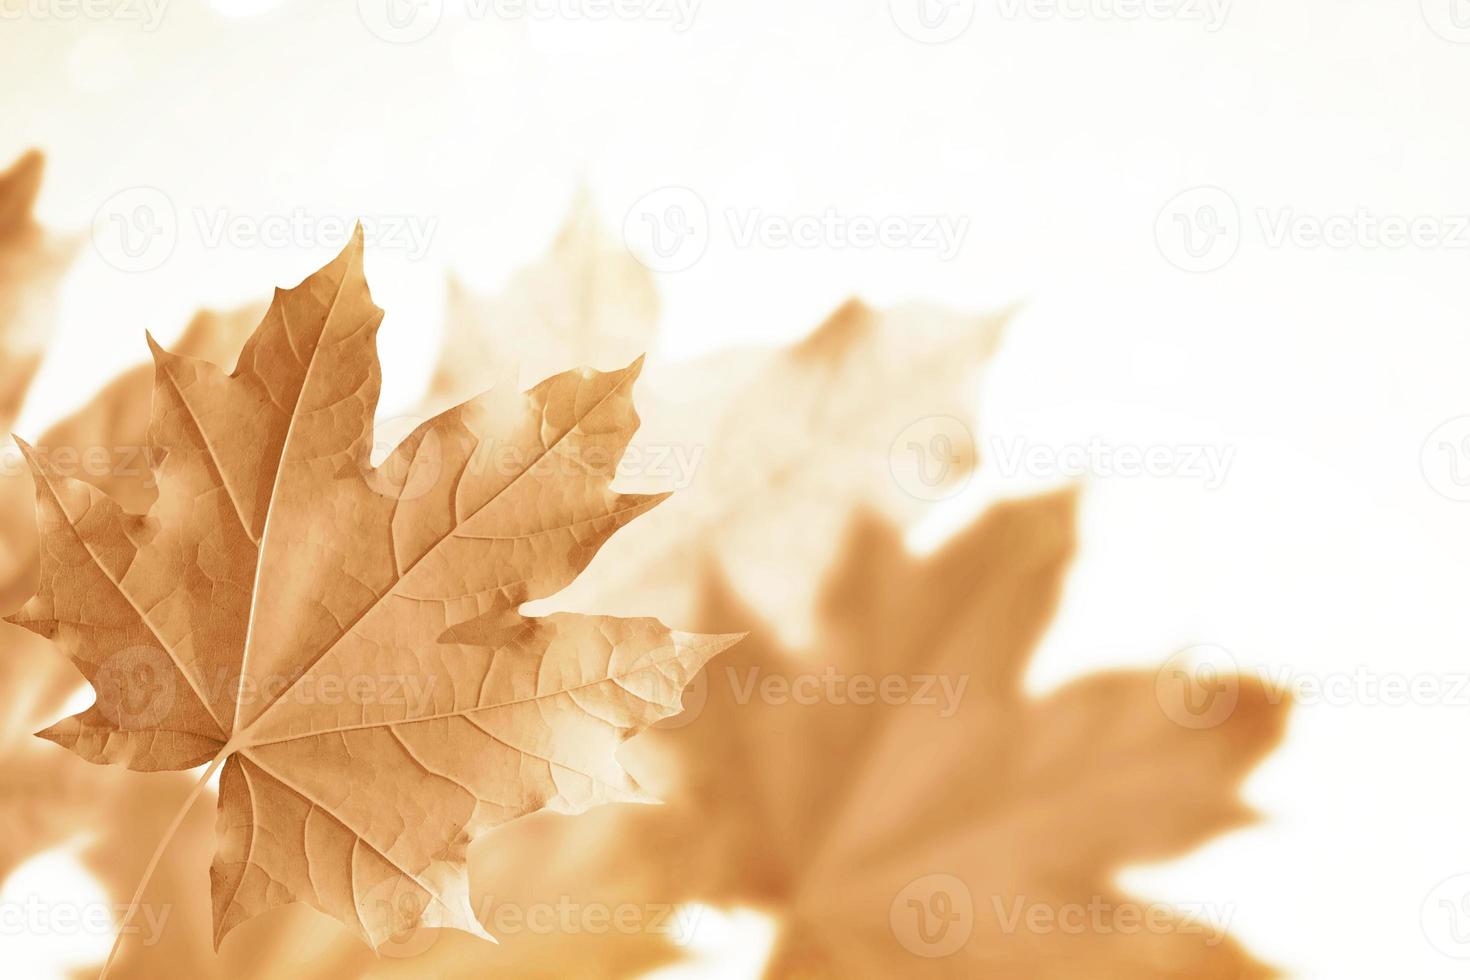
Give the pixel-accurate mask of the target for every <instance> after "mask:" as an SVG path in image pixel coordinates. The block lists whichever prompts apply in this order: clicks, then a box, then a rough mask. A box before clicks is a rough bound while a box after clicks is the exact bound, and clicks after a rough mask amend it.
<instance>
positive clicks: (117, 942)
mask: <svg viewBox="0 0 1470 980" xmlns="http://www.w3.org/2000/svg"><path fill="white" fill-rule="evenodd" d="M233 751H235V746H234V744H233V743H232V744H229V745H226V746H225V747H224V748H222V749H220V752H219V755H217V756H215V757H214V759H213V760H211V761H210V763H209V767H208V768H207V769H205V770H204V775H202V776H200V777H199V782H197V783H195V784H194V788H193V789H192V790H191V791H190V792H189V797H188V799H186V800H184V805H183V806H181V807H179V812H178V813H176V814H174V820H173V823H171V824H169V826H168V830H166V831H164V832H163V840H161V841H159V842H158V847H157V849H156V850H154V852H153V856H152V857H151V858H149V859H148V866H147V867H146V868H144V869H143V880H142V881H140V882H138V890H137V891H135V892H134V893H133V900H132V901H131V902H129V903H128V911H127V914H126V915H124V916H123V920H122V924H121V925H119V926H118V927H117V938H115V939H114V940H113V941H112V951H111V952H110V953H108V954H107V962H106V963H104V964H102V972H101V973H99V974H97V980H107V973H108V971H109V970H111V969H112V963H113V961H114V960H116V959H117V954H118V952H119V951H120V950H121V949H122V941H123V937H124V936H126V935H127V934H128V926H129V925H131V924H132V921H133V916H134V915H136V914H137V912H138V907H139V906H140V905H141V904H142V902H143V891H144V890H145V889H146V888H147V887H148V882H150V881H151V880H153V872H154V871H156V870H158V862H159V861H160V860H161V859H162V858H163V852H164V851H165V850H167V849H168V845H169V844H170V843H171V842H172V841H173V839H174V834H176V833H178V831H179V827H180V826H181V825H182V824H183V822H184V817H186V816H188V814H189V811H190V810H191V809H192V808H193V806H194V803H195V801H196V800H198V799H199V797H200V795H201V794H202V793H203V792H204V787H206V786H208V785H209V780H210V777H212V776H213V775H214V774H215V773H216V772H218V771H219V767H220V766H221V765H223V764H224V761H225V759H226V758H228V757H229V755H230V753H231V752H233Z"/></svg>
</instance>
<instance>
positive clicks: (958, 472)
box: [431, 197, 1006, 636]
mask: <svg viewBox="0 0 1470 980" xmlns="http://www.w3.org/2000/svg"><path fill="white" fill-rule="evenodd" d="M547 284H556V285H557V286H558V287H559V289H557V290H552V289H547V288H545V287H546V285H547ZM651 290H652V284H651V277H650V276H649V274H648V272H647V270H646V269H644V268H643V267H642V266H641V265H639V263H638V262H637V261H636V260H634V259H633V258H632V256H631V255H630V254H629V253H628V252H627V250H626V249H618V248H616V247H614V246H612V245H610V244H608V243H607V241H606V236H605V235H603V234H602V233H601V232H599V231H597V225H596V220H595V218H594V216H593V212H592V210H591V206H590V204H589V203H588V201H587V200H586V198H585V197H584V198H582V199H581V200H579V202H578V205H577V208H576V210H575V211H574V213H573V216H572V218H571V219H570V220H569V222H568V224H567V227H566V230H564V231H563V233H562V235H561V237H560V238H559V239H558V244H557V246H556V247H555V248H554V249H553V251H552V253H551V254H550V255H549V256H547V257H546V259H544V260H543V261H542V262H541V263H540V264H539V265H538V266H537V267H535V268H534V269H532V270H528V271H527V272H524V273H522V274H520V275H519V276H517V277H516V278H515V280H513V282H512V284H511V286H510V287H509V288H508V290H507V293H506V294H505V295H502V296H500V297H496V298H495V299H493V300H489V299H487V300H480V301H476V300H474V299H473V298H471V297H467V296H466V295H465V294H464V292H463V290H456V291H452V294H453V295H454V297H455V298H454V301H453V302H452V303H451V305H450V315H451V317H452V319H451V323H450V325H449V331H448V336H449V337H450V338H451V341H452V342H451V343H449V344H447V345H446V346H445V349H444V355H443V364H442V366H441V368H440V369H439V373H438V375H437V378H436V383H435V386H434V388H433V391H432V394H431V397H432V400H434V401H435V402H436V403H437V402H440V401H443V400H447V399H454V398H459V397H463V396H464V395H465V394H467V393H468V389H467V387H466V386H465V385H464V383H462V382H458V381H456V378H458V377H459V376H460V375H461V374H462V373H463V372H465V371H466V370H469V369H470V367H469V366H470V365H473V364H475V363H477V359H476V357H475V355H474V353H473V352H474V351H475V350H476V349H477V347H479V348H486V349H493V350H495V351H496V352H510V351H514V359H519V360H521V361H524V362H528V363H532V364H536V365H539V366H540V368H539V369H540V370H546V371H549V370H553V369H558V370H560V369H565V368H568V367H572V366H576V365H578V364H587V363H599V362H600V360H601V359H604V358H605V357H606V356H607V351H608V350H609V349H611V350H612V351H617V350H622V349H625V347H626V345H627V344H628V343H629V342H630V338H635V339H636V338H643V337H650V336H652V335H653V332H654V325H653V323H652V316H653V314H654V312H655V304H654V302H653V301H652V300H651V299H650V298H649V296H650V292H651ZM512 311H513V312H515V313H516V314H518V317H514V318H513V317H512V316H510V315H509V314H510V312H512ZM1005 320H1006V317H1005V316H1004V315H960V314H954V313H950V312H946V311H943V310H938V309H934V308H930V307H924V306H908V307H900V308H897V309H893V310H888V311H878V310H874V309H871V308H870V307H868V306H866V305H865V304H863V303H862V302H859V301H856V300H853V301H850V302H848V303H846V304H844V305H843V306H842V307H841V308H840V309H838V310H837V311H835V312H834V313H833V314H832V316H831V317H829V318H828V320H827V321H826V322H825V323H823V324H822V325H821V326H820V327H818V328H817V329H816V330H815V331H814V332H813V333H812V334H811V335H810V336H809V337H807V338H806V339H804V340H803V341H801V342H800V343H798V344H796V345H794V346H792V347H789V348H785V349H779V350H766V349H757V348H744V349H736V350H728V351H721V352H719V353H717V354H713V355H710V356H708V357H705V358H702V359H699V360H696V361H693V362H687V363H678V364H667V363H658V364H654V365H652V366H651V367H650V370H649V377H648V381H647V384H646V397H645V398H644V399H643V401H642V405H643V415H644V418H645V424H644V427H643V429H642V431H640V433H639V434H638V436H637V438H636V439H635V440H634V441H633V443H632V445H631V447H630V448H629V451H628V455H627V457H626V459H625V461H624V465H623V466H622V467H621V468H620V469H619V485H620V486H621V487H624V488H626V489H628V490H643V491H649V490H653V489H656V488H660V487H667V486H668V485H669V484H670V481H673V483H674V485H676V486H678V487H679V489H680V491H681V492H680V493H678V494H677V495H676V496H675V497H674V499H673V500H672V501H670V503H669V504H668V505H667V506H665V507H662V508H660V509H659V511H658V512H657V513H655V514H651V515H650V516H649V517H648V519H647V520H644V521H640V522H639V523H638V524H636V525H634V526H633V527H630V528H629V529H628V531H627V532H626V533H624V534H621V535H619V536H618V537H617V538H615V539H614V540H613V541H612V542H610V543H609V545H608V548H607V549H606V551H605V552H604V553H603V554H602V555H601V556H599V558H598V560H597V561H595V562H594V563H593V564H592V566H591V567H590V568H589V569H588V571H587V573H586V574H584V575H582V576H581V577H579V579H578V580H577V581H576V582H575V583H573V584H572V586H571V587H570V588H569V589H568V590H567V591H566V592H565V593H563V594H562V595H561V596H558V597H557V599H556V600H554V602H551V603H546V604H542V605H541V606H539V607H538V609H540V610H550V609H594V610H597V611H600V612H609V613H616V614H620V615H656V616H661V617H664V618H673V619H678V618H680V617H682V616H687V615H689V614H690V613H692V612H693V611H694V609H695V608H697V605H698V599H699V596H698V591H697V586H696V585H695V583H696V581H697V572H698V570H699V569H700V568H701V567H703V565H704V563H705V561H706V559H707V557H708V556H710V555H713V556H715V558H716V560H717V562H718V564H719V567H720V568H721V570H722V572H723V573H724V574H725V576H726V577H727V578H728V580H729V581H730V582H731V583H732V584H733V585H734V587H735V588H736V589H737V590H738V592H739V593H740V595H741V596H742V597H743V598H744V599H745V600H746V601H748V602H750V603H751V604H752V605H753V606H754V608H755V609H756V610H757V611H759V612H760V613H761V614H762V615H763V616H765V617H766V618H767V619H769V620H770V621H771V622H774V623H779V624H780V628H781V630H782V631H783V633H786V634H789V635H793V636H802V635H805V634H806V633H807V632H808V630H809V618H810V610H811V605H812V599H813V597H814V591H815V587H816V583H817V582H818V581H820V578H821V575H822V573H823V572H824V571H825V570H826V569H827V568H828V567H829V566H830V564H831V561H832V559H833V557H834V553H833V548H834V542H835V541H836V540H837V539H838V537H839V536H840V533H841V530H842V528H843V526H844V524H845V521H846V520H847V519H848V518H849V517H850V515H851V514H852V512H853V509H854V508H855V507H859V506H863V507H867V508H869V509H873V510H876V511H877V512H879V513H882V514H885V515H887V516H888V517H889V518H890V519H892V520H895V521H898V522H900V523H904V524H908V523H911V522H913V521H914V520H916V519H917V518H919V517H921V516H922V515H923V514H924V513H926V508H927V504H928V501H926V500H924V499H919V498H917V497H915V496H914V495H912V494H911V493H909V492H908V491H907V490H906V489H905V488H904V487H903V486H901V485H900V484H899V483H898V482H897V481H896V480H895V478H894V473H893V471H892V468H891V466H890V448H891V447H892V445H893V444H894V442H895V440H896V439H898V437H899V436H900V435H901V434H902V433H903V432H904V431H905V430H906V429H908V428H909V427H910V426H912V425H914V424H916V423H921V422H922V421H923V420H925V419H931V418H938V417H944V418H950V419H954V420H958V421H959V422H960V423H962V424H963V423H965V422H967V421H968V420H969V419H970V418H971V417H972V416H973V414H974V408H975V405H976V402H977V399H978V389H977V383H978V378H979V373H980V370H981V368H982V367H983V366H984V365H985V363H986V362H987V361H988V359H989V357H990V355H991V354H992V352H993V351H994V349H995V346H996V344H997V342H998V340H999V337H1000V335H1001V332H1002V329H1003V327H1004V324H1005ZM487 331H488V333H487ZM476 335H486V336H488V337H490V338H491V339H490V340H481V341H478V342H475V343H471V342H470V341H469V340H468V338H469V337H471V336H476ZM487 345H488V347H487ZM507 357H508V358H509V357H510V355H509V354H507ZM962 441H963V440H962ZM976 462H977V456H976V451H975V446H974V444H973V441H970V442H969V443H968V444H964V445H957V446H956V447H955V453H954V459H953V460H952V461H951V464H952V465H950V466H949V472H948V473H947V478H948V479H949V480H951V481H959V480H962V479H964V478H965V477H966V476H967V474H968V473H969V471H970V469H971V468H972V467H973V466H974V465H975V463H976ZM623 571H630V572H631V574H628V575H623V574H622V572H623Z"/></svg>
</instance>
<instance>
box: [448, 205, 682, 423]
mask: <svg viewBox="0 0 1470 980" xmlns="http://www.w3.org/2000/svg"><path fill="white" fill-rule="evenodd" d="M657 324H658V291H657V289H656V288H655V286H654V284H653V279H652V277H651V276H650V275H649V273H648V270H647V269H646V268H645V267H644V266H643V265H642V264H641V263H639V262H638V261H637V260H636V259H634V258H633V256H632V254H631V253H630V252H629V251H628V250H627V249H626V248H625V247H624V246H623V244H622V243H621V242H617V241H614V240H613V238H612V237H611V236H610V235H609V234H608V233H607V232H606V230H605V229H604V228H603V227H602V225H601V224H600V223H599V221H598V220H597V212H596V210H595V209H594V208H593V205H592V202H591V200H590V199H589V198H588V196H587V195H586V194H585V193H583V194H581V195H579V196H578V198H577V201H576V203H575V204H574V205H573V207H572V212H571V215H570V216H569V217H568V219H567V221H566V223H565V224H564V225H563V226H562V228H561V230H560V231H559V232H558V234H557V236H556V240H555V241H554V242H553V243H552V246H551V250H550V252H549V253H548V254H547V256H546V257H545V258H544V259H543V260H542V261H541V262H538V263H537V264H535V265H533V266H531V267H529V268H527V269H524V270H522V271H520V272H519V273H517V274H516V275H515V276H513V277H512V278H511V280H510V281H509V282H508V283H507V284H506V287H505V289H504V291H503V292H502V293H501V294H500V295H497V296H478V295H475V294H474V293H472V292H471V291H470V290H469V289H467V288H466V287H465V286H464V285H463V284H462V283H461V282H460V281H459V280H458V279H451V280H450V283H449V297H448V312H447V315H446V335H445V338H444V352H445V356H444V358H443V359H442V360H441V361H440V363H439V365H438V367H437V369H436V371H435V374H434V378H433V380H432V382H431V391H432V392H433V397H434V399H435V400H436V401H437V402H438V403H439V404H456V403H458V402H461V401H463V400H465V399H466V398H469V397H471V396H473V395H474V394H476V393H477V392H479V391H481V390H482V389H483V388H484V387H485V385H486V382H485V373H486V371H487V369H490V368H491V367H492V366H493V369H494V370H496V371H502V370H504V371H510V372H512V376H513V377H514V374H515V372H516V371H517V370H518V371H519V377H520V381H521V384H522V385H523V386H527V387H529V386H530V385H533V384H535V383H536V382H538V381H540V380H541V379H543V378H549V377H551V376H552V375H553V374H558V373H560V372H562V371H565V370H567V369H569V368H574V367H590V368H597V369H599V370H612V369H614V368H617V367H620V366H622V365H624V364H627V363H628V362H629V361H631V360H633V359H634V358H635V357H639V356H640V355H642V354H644V353H645V352H647V351H648V350H650V349H651V348H652V347H653V346H654V344H655V342H656V341H657Z"/></svg>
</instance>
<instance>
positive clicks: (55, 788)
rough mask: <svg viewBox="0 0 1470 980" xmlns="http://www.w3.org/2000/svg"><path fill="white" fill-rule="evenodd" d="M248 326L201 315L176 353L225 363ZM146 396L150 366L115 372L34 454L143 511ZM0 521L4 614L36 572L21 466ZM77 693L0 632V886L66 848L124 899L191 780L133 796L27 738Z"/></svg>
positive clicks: (66, 678)
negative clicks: (24, 864) (78, 852)
mask: <svg viewBox="0 0 1470 980" xmlns="http://www.w3.org/2000/svg"><path fill="white" fill-rule="evenodd" d="M258 321H259V315H258V313H254V314H252V312H251V311H238V312H234V313H228V314H214V313H202V314H200V315H199V316H198V317H196V318H195V320H194V321H193V323H191V324H190V325H189V327H188V329H187V330H186V332H185V334H184V337H183V338H182V339H181V340H180V347H181V348H184V349H187V350H189V351H191V352H197V353H199V354H201V355H203V356H209V357H217V358H218V359H220V360H231V359H233V357H234V353H235V352H236V351H238V350H239V347H240V344H241V343H242V342H243V340H244V338H245V337H246V336H247V335H248V333H249V330H250V327H251V326H253V325H254V323H256V322H258ZM151 393H152V369H151V368H150V367H139V368H135V369H133V370H131V371H129V372H126V373H125V374H123V375H121V376H120V377H119V378H117V379H116V380H115V381H113V382H112V383H111V384H110V385H108V387H107V388H105V389H103V391H102V392H100V393H99V394H98V395H97V396H96V397H95V398H93V399H92V400H91V401H90V402H89V403H88V404H87V405H85V406H84V407H83V408H81V409H80V410H78V411H77V412H76V413H75V414H74V415H72V416H70V417H68V418H66V419H64V420H63V421H61V422H59V423H58V424H57V425H55V426H53V427H52V428H51V429H50V430H48V431H47V432H46V434H45V435H43V436H42V437H41V439H40V440H39V445H40V446H41V447H44V448H43V450H42V451H44V452H46V453H47V454H48V455H49V456H50V457H51V458H52V459H53V461H55V462H56V463H57V465H60V466H63V467H66V468H68V469H70V470H71V471H72V472H74V473H75V475H76V476H77V477H78V478H80V479H85V480H87V481H88V482H91V483H94V484H96V485H97V486H99V487H103V488H105V489H106V490H107V491H108V493H109V494H111V495H112V496H114V497H115V499H117V500H119V501H127V502H130V503H138V504H140V506H146V502H147V501H149V500H151V499H152V496H153V487H152V480H151V472H150V471H149V468H148V466H147V464H146V457H145V456H144V453H143V450H144V444H145V439H146V433H147V417H148V402H149V399H150V396H151ZM0 522H3V528H4V530H3V538H4V541H5V544H6V556H7V563H6V572H5V574H4V575H3V576H0V596H3V597H4V600H3V605H4V608H6V609H14V608H15V607H16V606H17V605H19V604H20V602H21V601H23V599H24V598H25V597H26V596H29V595H30V594H31V593H32V592H33V591H34V588H35V579H36V575H37V568H38V565H39V553H38V551H37V547H36V537H37V535H36V507H35V487H34V484H33V481H32V479H31V475H30V473H29V472H28V471H27V470H25V469H23V468H15V467H7V468H6V470H5V471H4V473H3V475H0ZM77 685H78V680H77V676H76V672H75V671H74V670H72V669H71V668H70V667H69V666H68V665H67V663H66V660H65V657H64V656H63V655H62V653H61V651H59V650H57V649H56V648H55V647H54V646H53V645H52V644H50V643H47V642H46V641H45V640H44V639H42V638H41V637H38V636H36V635H35V634H34V633H31V632H29V631H27V630H24V629H21V628H19V627H17V626H14V625H11V624H8V623H6V624H3V625H0V719H3V726H0V881H3V880H4V878H5V876H6V875H8V874H9V873H10V872H11V871H12V870H14V868H15V866H16V865H17V864H19V863H20V862H21V861H22V860H24V859H26V858H28V857H31V856H33V855H35V854H38V853H40V852H42V851H45V850H48V849H50V848H52V847H56V846H61V845H64V844H68V843H75V844H79V845H82V846H83V847H84V851H83V855H84V858H85V860H86V863H87V865H88V867H89V868H90V869H92V870H93V871H94V872H96V873H97V874H98V875H99V876H100V877H101V879H102V880H103V882H104V884H105V885H107V886H108V888H109V891H110V892H111V894H112V895H113V896H114V897H115V899H116V900H117V901H119V902H125V901H126V900H127V897H128V895H129V894H130V892H131V890H132V888H133V887H134V886H135V885H136V884H137V880H138V876H139V874H140V873H141V871H142V866H143V863H144V861H145V859H146V857H147V849H146V847H140V846H139V841H146V840H150V839H156V838H157V837H159V836H160V835H161V834H162V833H163V831H164V828H165V827H166V826H167V825H168V822H169V819H170V818H171V817H172V815H173V812H174V811H175V810H177V809H178V806H179V804H180V803H181V802H182V801H183V799H184V798H185V796H186V795H187V794H188V791H189V788H190V784H191V780H189V779H188V778H186V777H184V776H181V775H176V774H167V773H166V774H159V775H158V776H157V777H155V778H154V779H152V780H151V781H150V782H149V784H148V785H147V786H146V787H144V788H143V791H141V792H139V791H138V790H139V789H140V787H138V786H135V785H132V784H131V783H130V782H129V781H128V780H127V779H126V778H124V775H125V774H124V773H122V772H121V771H120V770H117V769H112V768H102V767H97V766H91V765H88V764H87V763H85V762H83V761H82V760H81V759H78V758H76V757H75V756H71V755H68V754H67V753H64V752H61V751H60V750H58V749H57V748H56V747H55V746H53V745H49V744H47V743H45V742H42V741H39V740H37V739H35V738H33V737H32V733H33V732H35V731H36V730H37V729H39V728H41V727H43V726H44V725H45V724H47V723H48V722H50V721H51V720H53V719H54V718H55V717H56V715H57V713H58V712H59V711H60V710H61V707H62V705H63V704H64V703H65V701H66V699H67V697H68V696H69V695H70V694H71V693H72V692H73V691H74V690H75V689H76V687H77ZM129 790H131V791H132V792H129ZM203 832H204V836H205V838H206V839H207V838H208V837H209V836H210V835H211V830H210V827H209V824H208V819H207V817H206V818H205V821H204V824H203ZM140 851H141V853H140ZM201 878H202V876H201Z"/></svg>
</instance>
